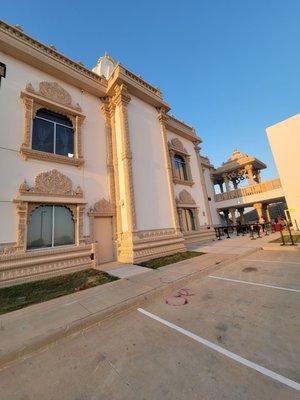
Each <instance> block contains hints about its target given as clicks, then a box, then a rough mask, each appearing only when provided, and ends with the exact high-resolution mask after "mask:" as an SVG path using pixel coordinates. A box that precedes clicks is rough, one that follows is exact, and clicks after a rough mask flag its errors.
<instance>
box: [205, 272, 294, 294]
mask: <svg viewBox="0 0 300 400" xmlns="http://www.w3.org/2000/svg"><path fill="white" fill-rule="evenodd" d="M208 277H209V278H213V279H220V280H221V281H228V282H236V283H244V284H246V285H253V286H263V287H267V288H272V289H280V290H287V291H288V292H296V293H299V292H300V290H298V289H290V288H286V287H282V286H273V285H266V284H264V283H256V282H248V281H240V280H238V279H229V278H223V277H222V276H214V275H209V276H208Z"/></svg>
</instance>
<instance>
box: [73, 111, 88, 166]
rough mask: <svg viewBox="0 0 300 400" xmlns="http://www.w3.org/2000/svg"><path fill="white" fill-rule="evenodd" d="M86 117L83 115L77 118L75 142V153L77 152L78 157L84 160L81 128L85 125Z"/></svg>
mask: <svg viewBox="0 0 300 400" xmlns="http://www.w3.org/2000/svg"><path fill="white" fill-rule="evenodd" d="M84 119H85V117H84V116H82V115H80V116H79V115H77V116H76V126H75V134H76V140H75V141H74V142H75V151H76V157H78V158H79V159H80V158H83V156H82V139H81V135H82V133H81V127H82V124H83V121H84Z"/></svg>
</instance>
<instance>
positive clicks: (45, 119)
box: [31, 108, 75, 158]
mask: <svg viewBox="0 0 300 400" xmlns="http://www.w3.org/2000/svg"><path fill="white" fill-rule="evenodd" d="M39 110H46V111H50V110H47V109H46V108H40V109H39ZM39 110H37V112H36V115H35V117H34V118H33V120H32V132H31V149H32V150H35V151H42V152H44V153H48V154H54V155H62V154H59V153H56V138H57V136H56V130H57V125H59V126H63V127H65V128H68V129H72V135H73V153H69V154H72V155H73V157H69V156H66V155H63V156H64V157H68V158H74V150H75V140H74V138H75V132H74V126H73V123H72V121H71V120H70V122H71V126H68V125H64V124H62V123H59V122H56V121H52V120H50V119H47V118H44V117H40V116H39V115H37V114H38V111H39ZM52 112H53V111H52ZM56 114H58V113H56ZM59 115H62V114H59ZM64 117H65V116H64ZM66 118H68V117H66ZM35 119H39V120H42V121H46V122H49V123H51V124H53V125H54V130H53V153H51V152H47V151H44V150H37V149H33V148H32V138H33V128H34V120H35ZM68 119H69V118H68Z"/></svg>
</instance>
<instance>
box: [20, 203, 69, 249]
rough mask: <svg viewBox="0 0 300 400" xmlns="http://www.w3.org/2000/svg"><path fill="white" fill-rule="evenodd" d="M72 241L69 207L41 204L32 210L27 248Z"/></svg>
mask: <svg viewBox="0 0 300 400" xmlns="http://www.w3.org/2000/svg"><path fill="white" fill-rule="evenodd" d="M74 243H75V224H74V220H73V216H72V212H71V211H70V210H69V208H67V207H65V206H56V205H55V206H54V205H43V206H39V207H38V208H36V209H35V210H34V211H33V213H32V215H31V217H30V221H29V224H28V229H27V249H28V250H32V249H39V248H44V247H54V246H62V245H67V244H74Z"/></svg>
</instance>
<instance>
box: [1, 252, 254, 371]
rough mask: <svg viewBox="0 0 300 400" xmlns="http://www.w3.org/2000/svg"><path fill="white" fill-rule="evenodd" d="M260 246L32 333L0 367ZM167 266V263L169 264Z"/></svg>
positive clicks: (232, 260)
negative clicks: (53, 326)
mask: <svg viewBox="0 0 300 400" xmlns="http://www.w3.org/2000/svg"><path fill="white" fill-rule="evenodd" d="M260 249H261V248H255V249H251V250H249V251H248V252H246V253H244V254H242V255H235V256H233V257H232V258H230V259H227V260H224V261H220V262H217V263H214V264H212V265H208V266H207V267H205V268H203V269H202V270H200V271H196V272H193V273H191V274H189V275H185V276H183V277H180V278H178V279H176V280H174V281H173V282H170V283H165V284H163V285H162V286H160V287H157V288H154V289H150V290H149V291H147V292H144V293H142V294H139V295H137V296H134V297H132V298H130V299H127V300H125V301H122V302H120V303H117V304H114V305H113V306H110V307H108V308H106V309H104V310H101V311H99V312H96V313H93V314H91V315H88V316H86V317H84V318H80V319H77V320H75V321H73V322H72V323H70V324H68V325H67V326H61V327H59V328H56V329H53V330H49V331H47V333H45V334H43V335H39V336H36V337H34V338H32V339H30V340H28V341H27V343H26V345H25V346H24V347H22V348H20V349H17V350H14V351H11V352H8V353H6V354H4V355H2V356H0V369H3V368H5V367H8V366H9V365H10V364H12V363H13V362H15V361H17V360H18V359H20V358H26V357H29V356H30V355H31V354H33V353H36V352H38V351H40V350H42V349H44V348H46V347H48V346H50V345H53V344H55V342H57V341H59V340H61V339H63V338H65V337H68V336H72V335H76V334H78V333H80V332H81V331H82V330H85V329H87V328H89V327H91V326H92V325H95V324H97V323H99V322H103V321H105V320H107V319H111V318H114V317H116V316H118V315H120V314H122V313H124V312H125V311H129V310H131V309H133V308H135V307H137V306H141V304H142V303H143V304H147V302H149V301H151V300H153V299H154V298H155V297H156V296H158V295H160V296H164V295H167V294H169V293H170V292H172V291H174V290H178V289H180V288H182V286H185V285H187V284H188V283H190V282H192V281H194V280H196V279H199V278H201V277H203V276H206V275H209V274H211V273H212V272H214V271H216V270H218V269H220V268H223V267H225V266H226V265H228V264H231V263H233V262H236V261H238V260H240V259H241V258H243V257H247V256H248V255H250V254H252V253H255V252H256V251H258V250H260ZM176 264H180V263H176ZM176 264H173V265H176ZM169 266H171V264H170V265H169Z"/></svg>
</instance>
